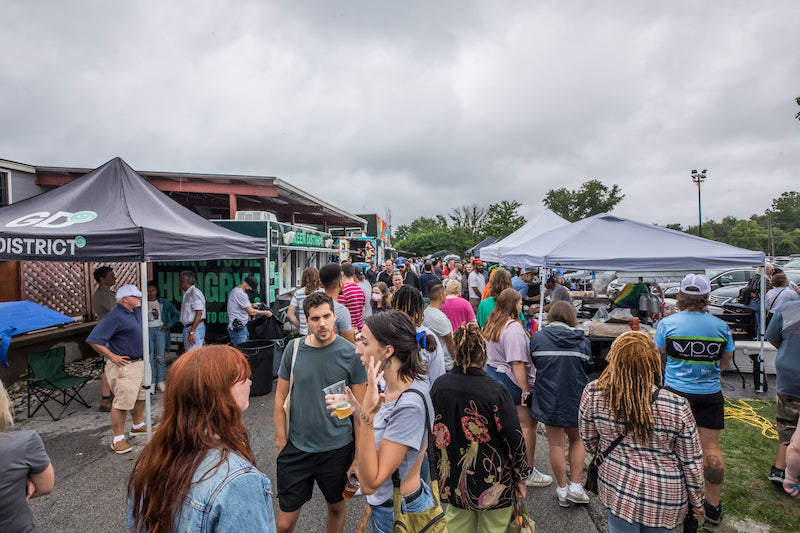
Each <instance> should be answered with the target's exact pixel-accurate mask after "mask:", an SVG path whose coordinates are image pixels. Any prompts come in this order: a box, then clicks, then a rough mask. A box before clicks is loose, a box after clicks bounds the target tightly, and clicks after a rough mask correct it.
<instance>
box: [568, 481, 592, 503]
mask: <svg viewBox="0 0 800 533" xmlns="http://www.w3.org/2000/svg"><path fill="white" fill-rule="evenodd" d="M567 499H568V500H569V501H571V502H572V503H589V495H588V494H586V491H585V490H583V487H581V486H580V485H578V487H577V488H573V485H570V486H569V489H568V490H567Z"/></svg>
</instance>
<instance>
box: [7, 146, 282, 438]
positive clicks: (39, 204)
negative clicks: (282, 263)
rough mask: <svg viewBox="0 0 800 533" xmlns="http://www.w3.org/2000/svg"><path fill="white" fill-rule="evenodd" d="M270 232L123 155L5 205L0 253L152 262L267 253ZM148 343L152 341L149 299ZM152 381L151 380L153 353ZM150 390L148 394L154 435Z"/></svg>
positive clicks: (144, 333)
mask: <svg viewBox="0 0 800 533" xmlns="http://www.w3.org/2000/svg"><path fill="white" fill-rule="evenodd" d="M266 255H267V250H266V242H265V241H264V239H260V240H259V239H254V238H252V237H248V236H246V235H242V234H240V233H236V232H233V231H230V230H228V229H225V228H222V227H220V226H217V225H216V224H214V223H213V222H210V221H208V220H206V219H204V218H203V217H201V216H200V215H197V214H196V213H194V212H192V211H190V210H189V209H186V208H185V207H183V206H181V205H180V204H178V203H177V202H175V201H174V200H172V199H171V198H169V197H168V196H166V195H165V194H163V193H162V192H161V191H159V190H158V189H156V188H155V187H153V186H152V185H150V184H149V183H148V182H147V181H145V179H144V178H142V177H141V176H140V175H139V174H137V173H136V171H134V170H133V169H132V168H131V167H130V166H128V164H127V163H125V162H124V161H123V160H122V159H120V158H118V157H117V158H114V159H112V160H111V161H109V162H108V163H106V164H104V165H102V166H101V167H99V168H97V169H95V170H94V171H92V172H90V173H89V174H87V175H85V176H83V177H81V178H78V179H76V180H74V181H72V182H70V183H68V184H66V185H64V186H62V187H59V188H57V189H54V190H52V191H48V192H45V193H42V194H40V195H38V196H34V197H32V198H28V199H26V200H23V201H21V202H17V203H14V204H12V205H9V206H6V207H3V208H0V260H15V261H24V260H31V261H77V262H88V261H127V262H138V263H141V265H140V277H141V287H142V291H143V292H145V293H146V289H147V262H150V261H198V260H208V259H249V258H263V257H266ZM142 342H143V346H144V347H145V350H146V349H147V348H146V347H147V346H148V331H147V306H146V305H142ZM144 361H145V381H146V382H147V383H149V381H150V360H149V358H148V357H145V358H144ZM150 411H151V409H150V394H149V391H148V394H147V395H146V413H147V436H148V438H149V437H150V430H151V420H150V418H151V417H150Z"/></svg>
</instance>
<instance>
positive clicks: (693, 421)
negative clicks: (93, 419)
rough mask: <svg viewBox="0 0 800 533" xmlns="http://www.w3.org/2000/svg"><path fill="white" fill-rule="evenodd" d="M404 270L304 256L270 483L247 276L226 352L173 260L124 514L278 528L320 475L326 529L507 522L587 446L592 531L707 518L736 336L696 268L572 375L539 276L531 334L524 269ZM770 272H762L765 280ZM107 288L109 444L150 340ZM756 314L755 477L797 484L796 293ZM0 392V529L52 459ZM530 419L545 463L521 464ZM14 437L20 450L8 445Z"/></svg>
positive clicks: (556, 299) (126, 300)
mask: <svg viewBox="0 0 800 533" xmlns="http://www.w3.org/2000/svg"><path fill="white" fill-rule="evenodd" d="M414 265H416V263H414V262H410V261H406V260H405V259H404V258H402V257H401V258H398V259H396V260H394V261H393V260H387V261H386V262H385V263H384V264H383V265H382V266H383V268H382V270H381V271H377V270H376V269H375V267H374V266H373V267H372V268H370V269H367V270H366V271H364V270H362V269H361V268H360V267H358V266H355V265H353V264H350V263H347V262H346V263H343V264H339V263H329V264H326V265H324V266H322V267H321V268H320V269H319V270H317V269H316V268H313V267H309V268H306V269H305V270H304V271H303V273H302V276H301V283H300V286H299V287H298V288H297V290H296V291H295V293H294V295H293V297H292V300H291V303H290V305H289V308H288V311H287V319H288V320H289V321H290V322H291V324H292V325H293V326H294V327H295V328H296V329H297V330H298V333H299V336H298V337H297V338H295V339H294V340H292V341H290V342H288V343H287V344H286V347H285V349H284V352H283V354H282V357H281V361H280V369H279V372H278V378H277V386H276V392H275V398H274V424H275V446H276V452H277V470H276V479H275V489H274V491H273V488H272V481H271V480H270V479H269V478H267V476H266V475H265V474H263V473H262V472H261V471H260V470H259V469H258V467H257V466H256V460H255V458H254V457H253V453H252V450H251V448H250V444H249V436H248V431H247V429H246V427H245V425H244V423H243V421H242V412H243V411H244V410H245V409H247V407H248V395H249V390H250V383H251V381H250V367H249V365H248V363H247V359H246V358H245V357H244V356H243V355H242V354H241V352H239V351H238V350H237V349H236V346H237V345H239V344H241V343H242V342H244V341H246V340H247V338H246V335H244V334H241V333H240V332H241V330H242V328H240V327H239V326H241V325H242V324H246V322H247V320H248V319H249V318H250V317H251V316H254V315H258V314H268V313H271V312H270V311H266V310H259V309H256V308H255V307H254V306H253V305H252V304H251V303H250V300H249V298H248V295H247V291H248V290H249V289H253V288H257V286H258V281H257V280H256V279H255V278H253V277H247V278H245V280H244V281H243V283H242V284H241V285H240V286H238V287H236V288H235V289H234V292H235V294H234V292H232V293H231V295H230V297H229V301H228V316H229V325H228V330H229V333H230V339H231V345H230V346H224V345H210V346H209V345H203V331H204V330H203V327H202V326H203V320H204V316H205V306H204V299H203V298H202V293H201V292H200V291H199V290H198V289H197V288H196V287H194V280H195V278H194V274H193V273H192V272H189V271H186V272H182V273H181V276H180V284H181V289H182V290H183V291H184V304H183V305H182V306H181V310H180V312H178V311H177V310H176V309H175V308H174V307H172V304H170V303H169V302H168V301H166V300H162V299H159V298H158V291H157V290H156V288H155V287H153V286H151V287H148V304H147V305H148V319H149V324H148V326H149V327H150V333H151V346H150V350H149V352H150V357H151V360H152V362H153V363H154V372H153V380H152V385H153V386H155V387H157V388H159V389H161V390H162V391H163V392H164V413H163V416H162V418H161V422H160V423H159V425H158V426H157V428H156V429H155V431H154V433H153V438H152V439H151V440H150V442H148V443H147V444H146V445H145V447H144V449H143V451H142V452H141V454H140V455H139V457H138V458H137V460H136V463H135V467H134V469H133V472H132V473H131V476H130V480H129V483H128V497H129V506H128V511H129V523H128V526H129V528H130V530H131V531H148V532H150V531H154V532H162V531H163V532H168V531H216V530H230V529H240V530H242V531H278V532H280V533H286V532H291V531H293V530H294V529H295V526H296V524H297V521H298V519H299V516H300V513H301V510H302V507H303V506H304V504H305V503H306V502H308V501H309V500H310V499H311V497H312V492H313V486H314V484H316V485H317V486H318V488H319V489H320V491H321V493H322V495H323V497H324V498H325V501H326V503H327V516H326V518H325V527H326V529H327V531H329V532H341V531H342V530H343V527H344V521H345V506H346V502H347V500H348V499H349V498H350V497H352V496H353V493H354V492H355V493H356V494H358V493H359V492H360V493H361V494H363V495H364V496H365V497H366V501H367V503H368V504H369V505H368V512H369V524H370V526H371V529H372V531H373V532H375V533H382V532H390V531H393V530H394V523H395V521H396V520H397V519H398V516H397V515H398V513H401V514H405V513H409V514H415V513H417V514H419V515H420V516H424V517H425V520H426V521H427V522H426V523H427V524H428V525H429V526H430V527H431V529H430V530H431V531H444V530H446V528H449V530H450V531H458V532H462V531H465V532H466V531H481V532H505V531H507V529H508V525H509V521H510V519H511V514H512V509H513V508H514V506H515V504H516V502H517V500H518V499H520V498H525V496H526V494H527V492H528V489H529V488H531V487H533V488H541V487H548V486H550V485H552V483H553V478H555V481H556V484H555V487H554V489H555V490H554V491H553V492H554V496H555V500H556V501H557V503H558V505H560V506H562V507H571V506H574V505H586V504H587V503H589V496H588V494H587V491H586V489H585V488H584V485H583V484H582V480H583V475H584V460H585V457H586V454H587V452H588V453H589V454H592V455H596V456H599V457H601V458H602V459H603V460H602V461H601V462H600V464H599V468H598V469H597V489H596V490H597V493H598V495H599V497H600V500H601V501H602V503H603V504H604V505H605V506H606V508H607V516H608V523H609V529H610V531H612V532H628V531H654V532H660V531H672V530H673V529H675V528H676V527H677V526H678V525H680V524H681V523H682V524H683V527H684V531H693V530H697V527H698V525H699V520H701V519H702V520H704V521H705V522H706V523H708V524H712V525H718V524H719V523H720V521H721V517H722V502H721V495H722V485H723V480H724V475H725V466H724V462H723V458H722V454H721V451H720V432H721V431H722V430H723V428H724V400H723V397H722V392H721V381H720V380H721V372H722V371H723V370H725V369H726V368H727V366H728V365H729V364H730V363H731V360H732V354H733V348H734V345H733V339H732V336H731V333H730V330H729V329H728V326H727V325H726V324H725V322H723V321H722V320H720V319H718V318H716V317H714V316H712V315H710V314H708V313H707V312H706V311H707V305H708V295H709V293H710V284H709V281H708V278H707V277H706V276H704V275H694V274H692V275H688V276H686V277H685V278H684V279H683V281H682V282H681V285H680V293H679V296H678V299H677V308H678V310H679V312H678V313H675V314H673V315H670V316H668V317H665V318H663V319H662V320H661V321H660V322H659V324H658V327H657V329H656V332H655V336H654V338H653V337H651V336H650V335H648V334H646V333H643V332H637V331H631V332H629V333H624V334H623V335H621V336H620V337H618V338H617V340H616V341H615V342H614V343H613V345H612V346H611V349H610V351H609V353H608V356H607V357H606V361H607V363H608V366H607V368H606V369H605V370H604V371H603V372H602V374H601V375H600V376H599V378H598V379H596V380H594V381H591V382H590V378H589V372H588V368H589V364H590V363H591V361H592V351H591V346H590V343H589V340H588V339H587V338H586V336H585V335H584V333H583V331H581V330H580V329H578V328H577V327H576V326H577V315H576V311H575V307H574V305H573V304H572V302H571V298H570V295H569V291H568V290H566V289H565V288H564V287H563V286H562V285H559V284H558V283H557V282H556V280H555V279H554V278H548V279H547V280H546V284H545V288H546V291H545V295H546V296H547V297H548V299H549V301H548V302H547V304H546V305H545V307H544V309H543V311H546V312H547V315H546V324H542V325H541V327H540V329H538V331H535V332H534V333H531V330H530V328H527V327H526V321H525V317H524V315H523V313H522V308H523V298H525V297H526V296H527V293H528V289H529V283H531V282H532V281H533V279H534V276H533V272H532V271H530V270H521V271H516V272H515V274H516V275H514V276H512V274H511V272H510V271H509V270H506V269H503V268H497V267H492V268H491V272H484V264H483V262H482V261H481V260H480V259H473V260H471V261H469V262H461V261H457V260H450V261H447V262H446V263H445V264H442V262H441V261H427V262H424V263H423V264H421V265H419V266H414ZM418 269H419V273H418V272H416V271H415V270H418ZM108 274H109V272H108V271H106V272H105V273H101V275H100V276H99V278H100V279H98V282H100V281H101V280H102V279H103V277H104V276H106V275H108ZM111 275H112V276H113V272H112V273H111ZM96 277H98V274H97V273H96ZM782 283H783V281H782V280H781V278H780V277H778V276H775V277H774V278H773V279H772V286H773V287H774V288H773V289H772V291H775V290H776V289H780V288H781V287H782V286H783V285H782ZM423 284H424V286H423ZM100 286H101V287H103V285H102V284H100ZM111 286H113V284H112V285H110V286H109V289H110V287H111ZM782 294H783V292H780V293H777V294H776V293H774V292H770V293H767V299H768V300H769V299H771V296H772V297H773V298H774V299H775V300H776V301H777V300H778V299H779V298H781V295H782ZM114 296H115V302H116V305H114V306H112V308H111V309H110V310H108V311H107V314H106V316H105V317H104V318H103V319H102V320H100V322H99V323H98V325H97V326H96V327H95V329H94V330H93V331H92V333H91V334H90V335H89V338H88V339H87V341H88V342H89V343H90V345H91V346H92V347H93V348H94V349H95V350H96V351H97V352H98V353H100V354H101V355H103V356H104V358H105V359H106V366H105V372H104V376H105V377H106V379H107V384H108V387H109V390H108V391H105V389H104V399H109V400H110V402H111V407H110V409H111V415H110V416H111V424H112V431H113V439H112V443H111V448H112V450H113V451H114V452H115V453H118V454H121V453H127V452H129V451H130V450H131V447H130V445H129V444H127V442H126V440H125V425H126V420H127V418H128V415H130V418H131V422H132V425H131V428H130V430H129V431H128V438H131V437H134V436H136V435H141V434H144V433H145V428H144V422H143V421H142V407H143V399H144V396H143V395H144V393H145V391H144V389H143V385H144V373H143V369H142V367H143V364H142V362H143V357H145V356H146V353H145V352H144V350H143V346H142V340H141V339H142V337H141V322H140V320H141V315H140V314H139V313H138V312H136V308H137V307H138V306H139V305H141V299H142V293H141V292H139V291H138V289H137V288H136V287H135V286H133V285H125V286H122V287H120V288H119V289H118V290H117V291H116V293H115V294H114ZM98 300H99V299H98ZM536 309H537V310H538V308H536ZM232 311H233V312H232ZM770 311H771V316H770V322H769V327H768V328H767V331H766V339H767V340H768V341H769V342H771V343H772V344H774V345H775V346H776V347H777V348H778V359H777V363H776V366H777V370H778V384H777V392H778V408H777V409H778V413H777V415H778V416H777V418H778V430H779V436H780V444H779V448H778V452H777V456H776V461H775V466H773V471H772V472H771V473H770V479H771V480H773V481H776V482H779V483H781V484H782V485H783V487H784V488H785V490H786V492H787V493H789V494H790V495H791V496H794V497H800V490H798V484H800V480H798V478H800V436H798V433H797V431H796V428H797V419H798V408H799V407H800V390H799V389H798V382H800V380H797V379H795V377H796V376H797V375H798V372H800V362H798V361H799V360H800V359H799V358H798V357H796V355H797V354H798V353H799V352H800V345H798V342H799V341H798V340H797V335H798V334H797V333H793V331H792V330H791V329H790V328H788V326H787V324H788V325H791V324H795V323H797V322H798V321H800V301H797V299H796V298H791V297H788V298H785V301H783V304H782V305H781V306H777V305H776V306H773V307H772V308H771V309H770ZM178 320H180V321H181V323H182V324H183V326H184V327H183V333H184V340H185V343H186V348H187V350H186V352H185V353H184V354H183V355H181V357H179V358H178V360H177V361H176V362H175V363H173V364H172V365H171V367H170V369H169V372H168V374H166V378H165V368H164V366H163V353H164V346H163V345H164V342H165V341H164V340H163V336H162V335H160V333H163V332H165V331H168V330H169V328H170V327H171V325H172V324H175V323H177V321H178ZM237 321H238V322H239V323H238V324H237ZM244 330H245V331H247V328H246V327H245V328H244ZM104 387H105V385H104ZM332 390H336V391H337V392H330V391H332ZM106 392H108V394H106ZM106 397H107V398H106ZM7 404H8V400H7V397H6V395H5V391H2V393H1V394H0V451H3V453H2V454H0V463H3V464H4V463H8V464H9V466H8V468H7V469H6V471H5V472H6V473H5V474H3V477H0V494H5V493H6V491H8V494H11V490H12V489H14V488H15V487H16V489H17V492H19V494H17V493H16V492H14V495H13V497H12V496H9V498H12V499H11V500H8V501H12V500H13V501H14V502H16V503H14V507H13V509H14V511H13V512H11V511H9V509H10V507H8V506H7V507H6V508H5V510H0V529H2V530H9V531H11V530H13V529H7V528H4V527H3V526H5V525H6V524H18V523H19V524H22V523H32V520H33V519H32V516H31V515H30V512H29V510H27V505H26V504H25V502H24V500H21V498H22V497H23V496H25V495H27V496H29V497H35V496H39V495H42V494H46V493H47V492H49V490H51V489H52V486H53V470H52V466H50V465H49V459H48V458H47V455H46V453H45V451H44V448H43V446H42V445H41V440H40V439H39V438H38V435H36V434H35V433H33V432H21V431H20V432H13V433H5V430H6V428H7V427H8V426H9V425H10V422H9V420H10V419H9V417H8V416H7V415H6V413H8V412H9V409H8V405H7ZM538 424H543V425H544V427H545V434H546V437H547V445H548V448H549V459H550V461H549V462H550V469H551V471H552V473H553V475H552V476H550V475H548V474H545V473H544V472H542V471H540V470H539V469H537V468H536V466H535V449H536V439H537V436H536V433H537V426H538ZM11 435H13V436H14V438H13V439H11V438H10V436H11ZM14 439H16V440H14ZM20 439H23V440H24V441H25V442H27V444H26V446H25V449H26V450H27V452H26V453H28V454H29V457H26V458H24V459H23V458H16V457H15V456H14V455H13V454H11V455H8V454H7V453H6V452H5V451H4V450H9V449H11V448H9V446H12V447H13V446H15V444H14V443H17V442H18V441H19V442H21V441H20ZM429 443H430V445H429ZM17 447H18V446H17ZM12 463H13V465H12ZM540 466H541V465H540ZM0 472H3V470H0ZM23 485H25V492H24V493H23V492H22V487H23ZM356 485H357V486H358V491H356V488H355V486H356ZM273 492H274V493H275V494H276V495H277V500H278V512H277V514H276V513H275V512H274V511H273V507H272V501H271V497H272V494H273ZM14 498H15V499H14ZM441 504H447V506H446V507H447V508H446V510H445V511H443V510H442V505H441ZM321 527H322V526H321V525H320V528H321Z"/></svg>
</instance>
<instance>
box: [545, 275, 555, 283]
mask: <svg viewBox="0 0 800 533" xmlns="http://www.w3.org/2000/svg"><path fill="white" fill-rule="evenodd" d="M555 282H556V278H555V276H547V281H546V282H545V283H555Z"/></svg>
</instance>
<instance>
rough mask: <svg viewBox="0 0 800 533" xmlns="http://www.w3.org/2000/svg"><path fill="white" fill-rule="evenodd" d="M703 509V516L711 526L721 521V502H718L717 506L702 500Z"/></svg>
mask: <svg viewBox="0 0 800 533" xmlns="http://www.w3.org/2000/svg"><path fill="white" fill-rule="evenodd" d="M703 510H704V511H705V512H704V515H705V516H704V518H705V519H706V522H708V523H709V524H711V525H712V526H718V525H719V524H720V522H722V503H720V504H719V505H717V506H714V505H711V504H710V503H708V502H706V501H704V502H703Z"/></svg>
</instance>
